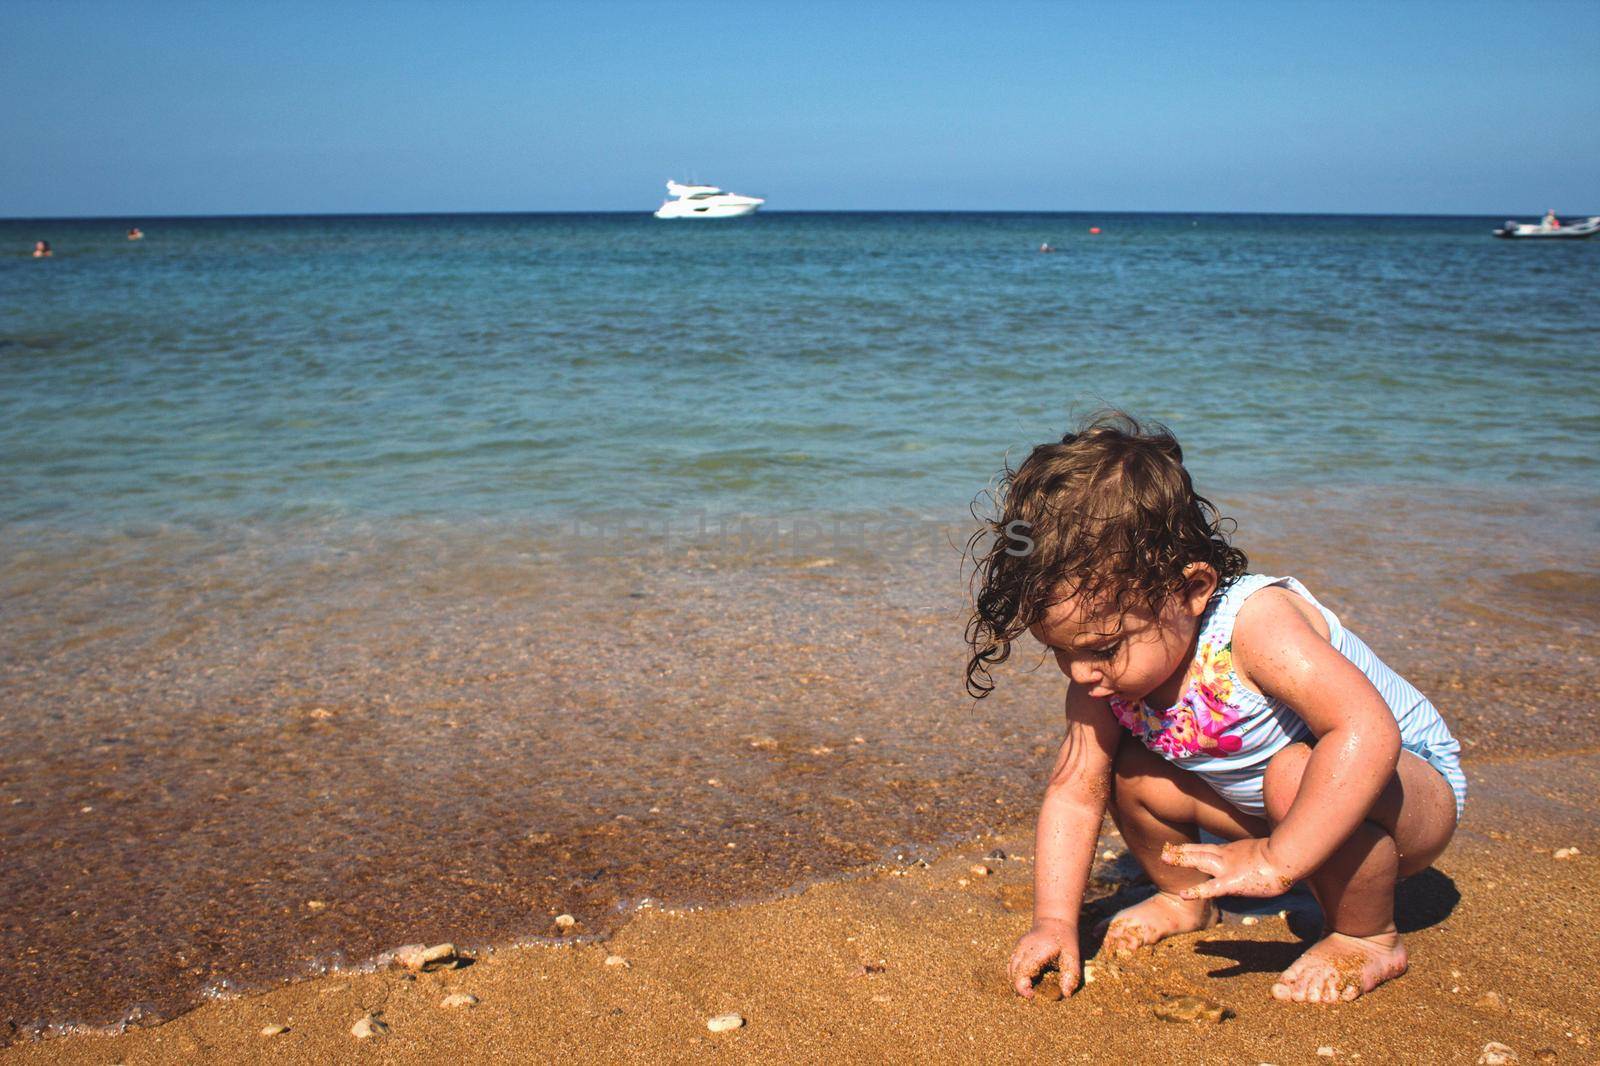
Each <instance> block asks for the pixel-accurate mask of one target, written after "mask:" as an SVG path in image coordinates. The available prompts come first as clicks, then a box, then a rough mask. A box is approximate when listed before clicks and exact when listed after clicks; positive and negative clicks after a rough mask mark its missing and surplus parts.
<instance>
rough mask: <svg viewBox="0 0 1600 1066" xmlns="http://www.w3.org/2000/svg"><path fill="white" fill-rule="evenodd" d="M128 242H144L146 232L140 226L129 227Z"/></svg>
mask: <svg viewBox="0 0 1600 1066" xmlns="http://www.w3.org/2000/svg"><path fill="white" fill-rule="evenodd" d="M128 240H130V241H142V240H144V230H142V229H140V228H139V227H138V226H129V227H128Z"/></svg>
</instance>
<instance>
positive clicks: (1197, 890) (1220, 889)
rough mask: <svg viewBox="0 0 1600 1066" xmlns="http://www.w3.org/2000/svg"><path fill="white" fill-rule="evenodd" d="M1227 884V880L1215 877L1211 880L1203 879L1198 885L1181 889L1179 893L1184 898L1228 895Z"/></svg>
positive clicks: (1210, 897)
mask: <svg viewBox="0 0 1600 1066" xmlns="http://www.w3.org/2000/svg"><path fill="white" fill-rule="evenodd" d="M1227 885H1228V882H1227V881H1224V880H1222V879H1220V878H1216V877H1213V878H1212V879H1211V880H1209V881H1201V882H1200V883H1199V884H1198V885H1190V886H1189V887H1188V888H1185V889H1180V890H1179V892H1178V895H1179V897H1181V898H1183V899H1216V898H1217V897H1218V896H1226V895H1228V889H1227Z"/></svg>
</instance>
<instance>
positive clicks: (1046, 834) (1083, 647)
mask: <svg viewBox="0 0 1600 1066" xmlns="http://www.w3.org/2000/svg"><path fill="white" fill-rule="evenodd" d="M995 498H996V503H997V505H998V506H997V512H998V513H997V514H996V515H995V517H994V520H993V522H992V523H991V524H990V525H989V527H988V528H987V529H985V530H981V531H980V532H979V534H978V535H977V536H975V537H974V538H973V548H974V555H975V557H976V558H977V571H976V573H975V575H974V582H975V585H976V595H975V597H974V611H973V615H972V618H971V620H970V622H969V623H968V626H967V638H968V641H969V643H970V644H971V645H972V649H973V654H972V657H971V659H970V661H969V662H968V664H967V686H968V688H969V690H971V691H972V692H973V694H974V695H975V696H979V697H981V696H983V695H985V694H987V693H988V692H989V691H990V690H991V689H992V688H993V683H992V680H991V679H990V676H989V667H990V666H991V665H992V664H995V663H1000V662H1004V661H1005V660H1006V659H1007V658H1008V657H1009V656H1010V654H1011V650H1012V645H1013V642H1015V641H1016V640H1018V639H1019V638H1020V637H1021V636H1022V634H1023V633H1024V632H1027V633H1028V634H1030V635H1031V636H1032V637H1033V639H1035V640H1037V641H1038V642H1039V643H1040V644H1042V645H1044V647H1045V648H1046V649H1047V650H1048V651H1049V652H1050V653H1051V654H1053V655H1054V656H1055V660H1056V664H1057V665H1058V666H1059V667H1060V669H1061V672H1062V673H1063V674H1065V675H1066V676H1067V679H1068V681H1069V684H1068V685H1067V695H1066V738H1065V740H1064V741H1063V742H1062V745H1061V750H1060V752H1059V754H1058V755H1057V756H1056V760H1055V766H1054V769H1053V770H1052V771H1051V774H1050V780H1049V784H1048V786H1047V787H1046V790H1045V795H1044V801H1043V804H1042V806H1041V809H1040V811H1039V823H1038V830H1037V840H1036V859H1035V861H1036V868H1035V875H1034V908H1033V915H1034V917H1033V928H1032V929H1031V930H1030V931H1029V932H1028V934H1027V935H1026V936H1024V937H1023V938H1022V940H1021V941H1020V942H1019V943H1018V944H1017V948H1016V951H1015V952H1013V954H1012V956H1011V963H1010V970H1009V972H1010V978H1011V981H1012V984H1013V986H1014V987H1015V989H1016V991H1017V992H1018V993H1019V994H1020V995H1023V996H1032V995H1033V979H1034V977H1035V976H1037V975H1039V974H1040V973H1041V971H1043V970H1044V969H1045V967H1046V966H1047V965H1048V964H1050V963H1052V962H1054V963H1056V964H1057V965H1058V966H1059V968H1060V980H1061V985H1062V991H1063V992H1065V993H1068V994H1070V993H1071V992H1072V991H1073V989H1074V988H1076V987H1077V984H1078V979H1079V968H1080V957H1079V953H1078V910H1079V906H1080V904H1081V902H1082V900H1083V891H1084V886H1085V884H1086V882H1087V880H1088V874H1089V867H1090V864H1091V862H1092V860H1093V858H1094V845H1095V838H1096V836H1097V835H1098V833H1099V829H1100V821H1101V818H1102V816H1103V815H1104V813H1105V811H1106V808H1107V807H1108V806H1109V807H1110V810H1111V816H1112V818H1113V819H1114V820H1115V822H1116V824H1117V828H1118V829H1119V830H1120V831H1121V833H1122V836H1123V839H1124V840H1125V841H1126V842H1127V844H1128V848H1129V850H1130V851H1131V852H1132V853H1133V855H1134V857H1135V858H1136V859H1137V860H1138V861H1139V864H1140V865H1141V866H1143V867H1144V870H1145V872H1146V873H1147V874H1149V876H1150V879H1151V881H1153V882H1154V883H1155V886H1156V893H1155V895H1153V896H1151V897H1150V898H1149V899H1146V900H1144V901H1143V902H1141V903H1138V904H1135V905H1134V906H1131V907H1128V908H1126V909H1125V910H1123V911H1122V912H1120V913H1119V914H1117V915H1116V916H1115V917H1114V918H1113V919H1112V920H1111V922H1110V925H1109V927H1108V929H1107V932H1106V937H1105V944H1104V950H1107V951H1109V952H1111V953H1113V954H1115V955H1126V954H1129V953H1132V952H1134V951H1136V950H1137V949H1139V948H1141V947H1144V946H1145V945H1148V944H1154V943H1155V942H1156V941H1158V940H1160V939H1162V938H1163V937H1167V936H1171V935H1173V934H1175V933H1187V932H1191V931H1194V930H1197V929H1203V928H1205V927H1207V926H1210V925H1213V924H1215V923H1216V922H1217V921H1218V915H1217V910H1216V905H1215V904H1214V903H1213V902H1212V901H1213V900H1214V899H1216V898H1217V897H1219V896H1230V895H1231V896H1276V895H1278V894H1280V893H1282V892H1284V891H1286V890H1288V888H1289V887H1290V886H1291V885H1293V884H1294V883H1295V882H1296V881H1299V880H1302V879H1304V880H1306V881H1307V882H1308V883H1309V884H1310V887H1311V890H1312V891H1313V892H1314V893H1315V895H1316V897H1317V900H1318V902H1320V903H1321V905H1322V910H1323V913H1324V915H1325V918H1326V926H1327V927H1326V930H1325V935H1324V936H1323V938H1322V939H1321V940H1319V941H1318V942H1317V943H1316V944H1315V945H1313V946H1312V947H1311V948H1310V949H1309V950H1307V951H1306V952H1305V954H1303V955H1301V956H1300V958H1299V959H1297V960H1296V961H1295V962H1294V964H1293V965H1291V966H1290V967H1289V968H1288V969H1287V970H1285V971H1284V973H1283V975H1282V976H1281V977H1280V978H1279V979H1278V981H1277V982H1276V983H1275V984H1274V985H1273V986H1272V994H1273V995H1274V996H1276V997H1277V998H1279V999H1285V1000H1296V1001H1309V1002H1323V1003H1326V1002H1334V1001H1339V1000H1349V999H1354V998H1355V997H1356V996H1359V995H1361V994H1362V993H1364V992H1370V991H1372V989H1374V988H1376V987H1377V986H1378V985H1379V984H1381V983H1383V982H1384V981H1387V980H1389V979H1390V978H1392V977H1398V976H1399V975H1400V974H1402V973H1404V972H1405V969H1406V950H1405V947H1404V946H1403V945H1402V944H1401V942H1400V937H1399V934H1398V933H1397V932H1396V930H1395V924H1394V887H1395V882H1396V880H1397V879H1398V878H1401V877H1405V876H1407V875H1409V874H1413V873H1416V872H1417V871H1419V870H1422V869H1425V868H1426V867H1427V866H1428V865H1429V864H1430V863H1432V862H1433V861H1434V860H1435V859H1436V858H1438V857H1439V854H1440V853H1441V852H1442V851H1444V848H1445V845H1446V844H1448V843H1449V841H1450V837H1451V835H1452V834H1453V833H1454V832H1455V827H1456V819H1457V818H1458V817H1459V816H1460V814H1461V808H1462V802H1463V800H1464V799H1465V797H1466V778H1465V777H1464V776H1463V775H1462V773H1461V766H1460V762H1459V754H1460V745H1458V744H1457V743H1456V741H1455V739H1454V738H1452V737H1451V735H1450V731H1449V730H1448V729H1447V728H1446V727H1445V724H1444V722H1443V721H1442V720H1441V719H1440V717H1439V712H1438V711H1436V710H1435V709H1434V707H1433V705H1432V704H1431V703H1429V702H1428V700H1427V698H1426V697H1424V696H1423V695H1422V694H1421V693H1420V692H1418V691H1417V690H1416V689H1415V688H1413V687H1412V686H1411V685H1410V684H1408V683H1407V682H1406V681H1405V679H1404V678H1402V677H1400V676H1399V675H1398V674H1396V673H1395V672H1394V671H1393V670H1390V669H1389V668H1388V667H1387V666H1385V665H1384V664H1383V662H1382V661H1381V660H1379V659H1378V657H1377V656H1376V655H1374V654H1373V653H1372V651H1371V650H1370V649H1369V648H1368V647H1367V646H1366V645H1365V644H1363V643H1362V642H1361V640H1360V639H1359V638H1357V637H1356V635H1355V634H1354V633H1351V632H1350V631H1349V630H1348V629H1346V628H1344V626H1342V625H1341V624H1340V623H1339V619H1338V618H1337V617H1336V616H1335V615H1334V614H1333V612H1331V611H1329V610H1328V609H1327V608H1326V607H1323V606H1322V605H1321V604H1320V603H1318V602H1317V600H1316V598H1315V597H1313V596H1312V595H1311V593H1310V592H1309V591H1307V589H1306V588H1305V586H1303V585H1301V584H1300V582H1298V581H1296V580H1295V579H1294V578H1292V577H1266V576H1264V575H1260V574H1250V573H1247V572H1246V570H1245V566H1246V561H1245V556H1244V553H1243V552H1241V551H1239V550H1238V549H1237V548H1234V547H1233V546H1231V545H1230V544H1229V543H1228V540H1227V538H1226V536H1225V533H1224V526H1225V525H1226V524H1228V523H1227V521H1226V520H1225V519H1222V518H1220V517H1219V516H1218V515H1217V512H1216V509H1215V508H1214V507H1212V505H1211V503H1210V502H1209V501H1208V500H1206V499H1205V498H1203V497H1201V496H1199V495H1197V494H1196V493H1195V491H1194V487H1193V485H1192V484H1191V482H1190V480H1189V474H1188V472H1187V471H1186V470H1185V469H1184V467H1183V453H1182V451H1181V450H1180V449H1179V447H1178V442H1177V441H1176V440H1174V439H1173V438H1172V436H1171V434H1169V433H1168V432H1167V431H1166V430H1165V429H1163V428H1161V427H1154V428H1153V429H1151V430H1148V431H1147V430H1146V429H1145V428H1143V427H1141V426H1140V425H1139V424H1138V423H1137V422H1135V421H1133V420H1132V419H1130V418H1128V417H1127V416H1125V415H1121V414H1113V415H1109V416H1103V417H1101V418H1099V419H1097V420H1095V421H1093V422H1091V423H1090V424H1088V425H1087V426H1086V427H1085V428H1084V429H1083V430H1082V431H1081V432H1078V433H1069V434H1068V435H1067V436H1065V437H1063V438H1062V440H1061V443H1060V444H1047V445H1041V446H1039V447H1037V448H1035V449H1034V450H1033V452H1032V454H1031V455H1029V456H1028V459H1027V461H1026V462H1024V463H1023V464H1022V466H1021V467H1020V468H1019V469H1017V470H1016V471H1010V470H1007V472H1006V474H1005V476H1004V478H1003V479H1002V481H1001V483H1000V486H999V488H998V490H997V491H996V494H995ZM1201 830H1206V831H1208V832H1210V833H1211V834H1212V835H1214V836H1216V837H1220V838H1222V839H1224V840H1227V841H1230V843H1225V844H1202V843H1201V842H1200V831H1201Z"/></svg>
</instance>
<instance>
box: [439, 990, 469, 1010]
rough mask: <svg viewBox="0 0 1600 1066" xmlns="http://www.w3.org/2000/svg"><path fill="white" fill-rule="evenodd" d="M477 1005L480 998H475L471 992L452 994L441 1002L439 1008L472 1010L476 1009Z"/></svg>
mask: <svg viewBox="0 0 1600 1066" xmlns="http://www.w3.org/2000/svg"><path fill="white" fill-rule="evenodd" d="M477 1005H478V997H477V996H474V995H473V994H472V993H470V992H452V993H450V994H449V995H448V996H446V997H444V998H443V999H441V1000H440V1001H439V1006H441V1007H449V1008H451V1009H452V1010H454V1009H459V1008H461V1007H468V1008H471V1007H476V1006H477Z"/></svg>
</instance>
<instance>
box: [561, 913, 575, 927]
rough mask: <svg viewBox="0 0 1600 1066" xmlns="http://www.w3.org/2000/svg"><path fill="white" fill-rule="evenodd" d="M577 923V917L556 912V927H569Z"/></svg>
mask: <svg viewBox="0 0 1600 1066" xmlns="http://www.w3.org/2000/svg"><path fill="white" fill-rule="evenodd" d="M577 924H578V919H576V918H574V917H573V916H572V915H570V914H558V915H556V927H557V928H558V929H571V928H572V927H573V926H575V925H577Z"/></svg>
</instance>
